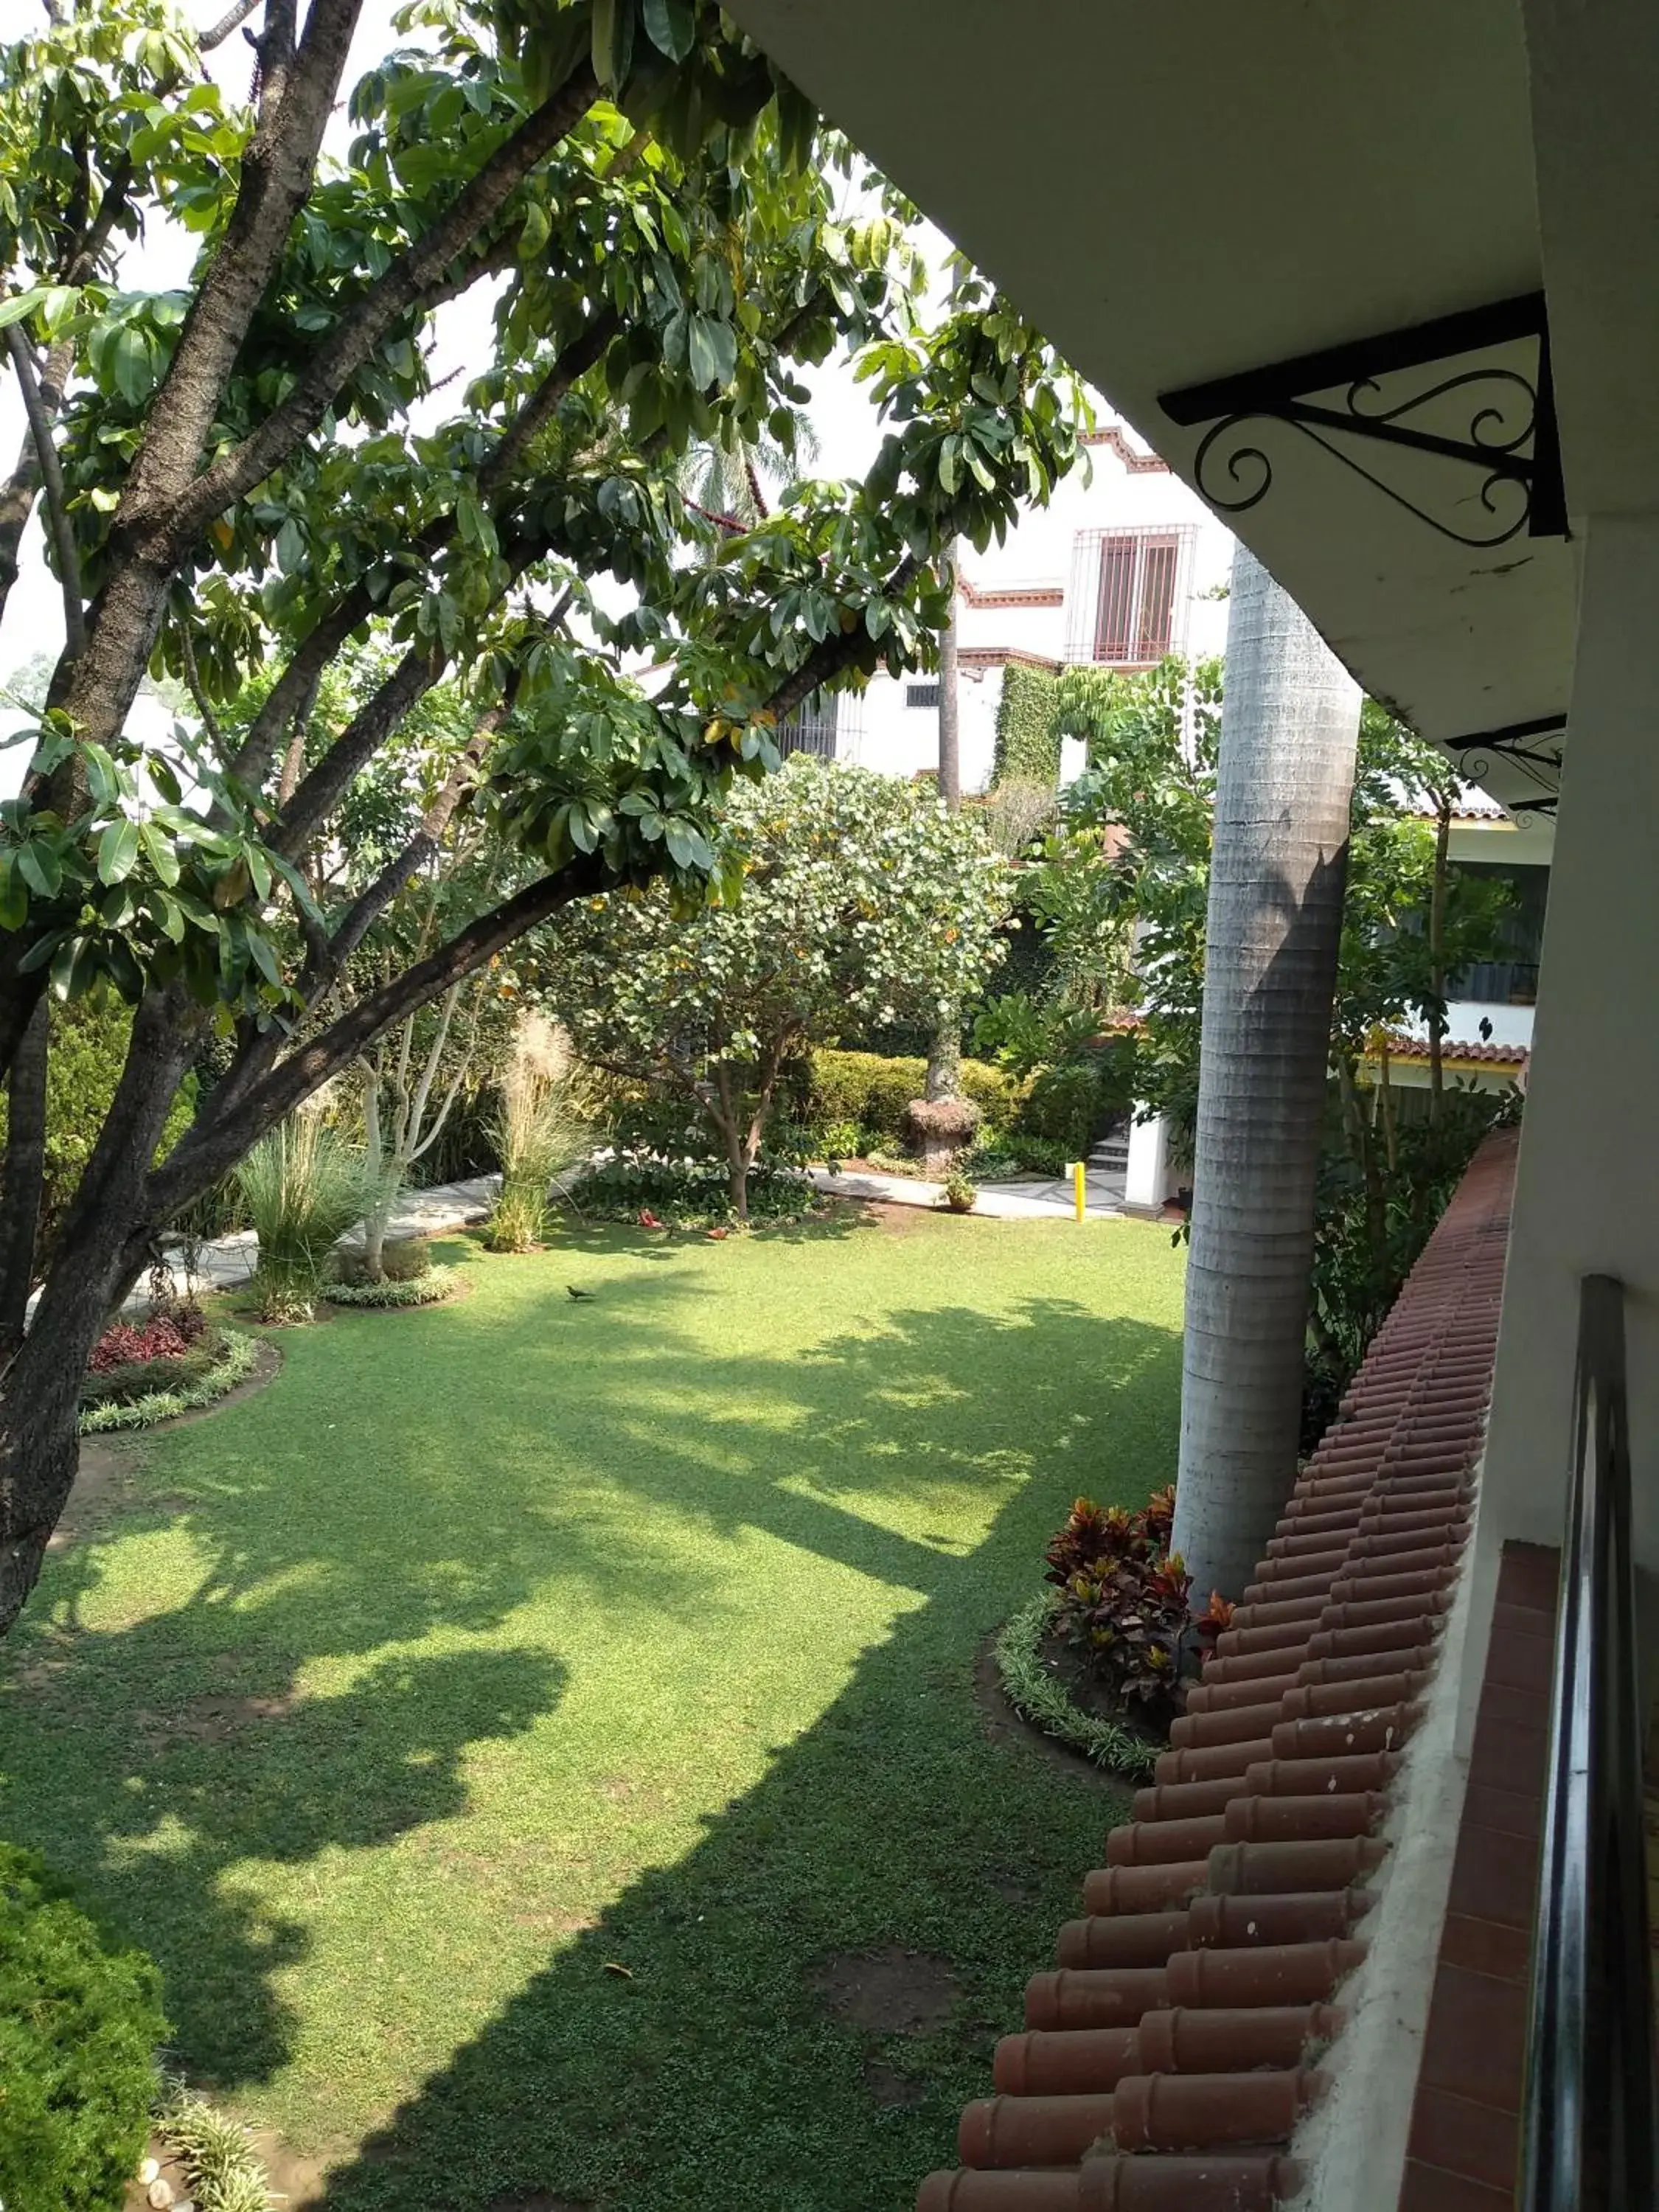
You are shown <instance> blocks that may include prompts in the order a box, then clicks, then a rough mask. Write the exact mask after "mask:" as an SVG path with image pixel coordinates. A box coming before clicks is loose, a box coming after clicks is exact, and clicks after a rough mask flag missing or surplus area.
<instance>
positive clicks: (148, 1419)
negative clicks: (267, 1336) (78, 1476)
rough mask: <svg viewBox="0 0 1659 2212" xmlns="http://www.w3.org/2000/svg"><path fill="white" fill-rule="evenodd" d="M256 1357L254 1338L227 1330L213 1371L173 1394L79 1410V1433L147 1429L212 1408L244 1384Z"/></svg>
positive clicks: (159, 1392) (93, 1434)
mask: <svg viewBox="0 0 1659 2212" xmlns="http://www.w3.org/2000/svg"><path fill="white" fill-rule="evenodd" d="M258 1356H259V1343H258V1338H257V1337H252V1336H244V1335H243V1334H242V1332H241V1331H240V1329H227V1330H226V1331H225V1352H224V1357H223V1358H222V1359H221V1360H220V1362H219V1364H218V1365H217V1366H216V1367H210V1368H209V1370H208V1371H207V1373H206V1374H205V1375H203V1376H199V1377H198V1378H197V1381H195V1382H194V1383H181V1384H180V1385H179V1388H178V1389H176V1390H152V1391H150V1392H149V1394H148V1395H146V1396H144V1397H143V1398H135V1399H134V1400H133V1401H132V1402H131V1404H130V1405H125V1406H122V1405H111V1404H106V1405H102V1406H83V1407H82V1409H81V1418H80V1420H79V1422H78V1423H77V1427H78V1430H79V1432H80V1434H81V1435H82V1436H83V1437H100V1436H106V1435H108V1434H109V1432H110V1431H112V1429H149V1428H154V1427H155V1424H156V1423H157V1422H158V1421H170V1420H173V1419H174V1418H175V1417H176V1416H177V1415H178V1414H179V1413H199V1412H200V1411H201V1409H202V1407H204V1406H211V1405H214V1404H216V1403H217V1401H219V1400H220V1399H221V1398H223V1397H225V1396H227V1395H228V1393H229V1392H231V1391H232V1390H234V1389H235V1388H236V1385H237V1384H238V1383H246V1380H247V1378H248V1376H250V1375H251V1374H252V1371H253V1364H254V1362H255V1360H256V1359H257V1358H258Z"/></svg>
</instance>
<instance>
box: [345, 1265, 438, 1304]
mask: <svg viewBox="0 0 1659 2212" xmlns="http://www.w3.org/2000/svg"><path fill="white" fill-rule="evenodd" d="M454 1287H455V1270H454V1269H453V1267H428V1268H427V1270H426V1272H425V1273H424V1274H420V1275H388V1276H387V1277H386V1280H385V1281H384V1282H381V1283H363V1282H357V1283H329V1284H326V1285H325V1286H324V1289H323V1296H324V1297H325V1298H326V1299H327V1300H328V1302H329V1304H331V1306H369V1307H381V1308H384V1307H389V1306H435V1305H438V1304H441V1302H442V1301H443V1300H444V1299H445V1298H447V1297H448V1296H449V1294H450V1292H451V1291H453V1289H454Z"/></svg>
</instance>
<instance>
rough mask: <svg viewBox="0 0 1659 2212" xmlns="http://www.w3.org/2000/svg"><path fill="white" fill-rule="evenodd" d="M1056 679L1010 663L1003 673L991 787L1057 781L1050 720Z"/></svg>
mask: <svg viewBox="0 0 1659 2212" xmlns="http://www.w3.org/2000/svg"><path fill="white" fill-rule="evenodd" d="M1058 690H1059V679H1058V678H1056V677H1054V676H1051V675H1050V674H1049V673H1048V671H1047V669H1043V668H1030V667H1028V666H1027V665H1026V664H1025V663H1024V661H1020V660H1011V661H1009V662H1008V663H1007V664H1006V666H1005V667H1004V669H1003V671H1002V697H1001V699H1000V702H999V703H998V706H997V743H996V752H995V754H994V757H993V762H992V768H991V781H992V783H993V784H994V785H995V784H999V783H1003V782H1007V781H1025V782H1029V783H1046V784H1048V785H1050V786H1052V785H1054V784H1056V783H1058V782H1059V781H1060V730H1059V727H1058V726H1057V724H1056V721H1055V719H1054V709H1055V706H1056V703H1057V699H1056V695H1057V692H1058Z"/></svg>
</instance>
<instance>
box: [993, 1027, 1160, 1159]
mask: <svg viewBox="0 0 1659 2212" xmlns="http://www.w3.org/2000/svg"><path fill="white" fill-rule="evenodd" d="M1133 1074H1134V1050H1133V1037H1132V1036H1127V1035H1126V1036H1123V1037H1121V1038H1113V1039H1111V1040H1109V1042H1107V1043H1106V1044H1104V1045H1103V1046H1101V1047H1099V1048H1097V1050H1094V1051H1092V1052H1088V1053H1085V1054H1081V1055H1079V1058H1077V1059H1075V1060H1066V1061H1064V1062H1063V1063H1062V1064H1061V1065H1060V1066H1057V1067H1040V1068H1039V1069H1038V1070H1037V1072H1036V1074H1035V1075H1034V1076H1033V1077H1032V1078H1031V1080H1030V1085H1029V1087H1028V1089H1027V1091H1026V1096H1025V1100H1024V1104H1023V1105H1022V1106H1021V1108H1020V1110H1019V1126H1018V1134H1019V1135H1020V1136H1021V1137H1022V1138H1024V1137H1036V1138H1038V1139H1042V1140H1044V1141H1046V1142H1047V1143H1049V1144H1055V1145H1059V1146H1060V1147H1061V1148H1062V1150H1064V1151H1065V1152H1066V1158H1068V1159H1073V1160H1080V1159H1084V1158H1086V1157H1087V1155H1088V1152H1089V1148H1090V1146H1091V1145H1092V1144H1093V1142H1094V1140H1095V1139H1096V1137H1097V1135H1098V1134H1099V1133H1100V1130H1101V1126H1102V1124H1103V1122H1105V1121H1108V1120H1109V1119H1110V1117H1111V1116H1112V1115H1115V1114H1127V1111H1128V1110H1129V1107H1130V1104H1131V1103H1132V1101H1133V1096H1134V1092H1133V1087H1132V1086H1133Z"/></svg>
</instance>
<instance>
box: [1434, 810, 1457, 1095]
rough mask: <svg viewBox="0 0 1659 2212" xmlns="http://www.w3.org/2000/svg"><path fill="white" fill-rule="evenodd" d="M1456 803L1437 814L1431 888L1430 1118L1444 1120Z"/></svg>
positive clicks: (1437, 811) (1438, 811)
mask: <svg viewBox="0 0 1659 2212" xmlns="http://www.w3.org/2000/svg"><path fill="white" fill-rule="evenodd" d="M1451 819H1452V803H1451V800H1450V799H1449V797H1443V798H1442V799H1441V800H1440V802H1439V805H1438V806H1437V809H1436V814H1435V824H1434V876H1433V879H1432V881H1431V885H1430V889H1429V989H1430V991H1431V994H1433V1004H1432V1005H1431V1006H1430V1008H1429V1119H1430V1121H1431V1122H1437V1121H1439V1119H1440V1099H1441V1094H1442V1093H1443V1091H1444V1090H1445V1087H1446V1072H1445V1065H1444V1056H1443V1052H1442V1049H1441V1048H1442V1046H1443V1043H1444V1041H1445V1036H1446V860H1447V855H1448V854H1449V850H1450V848H1451Z"/></svg>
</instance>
